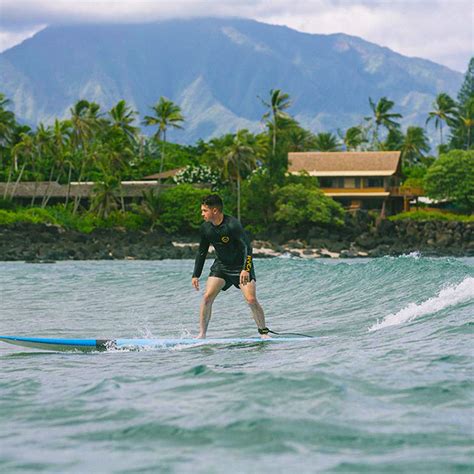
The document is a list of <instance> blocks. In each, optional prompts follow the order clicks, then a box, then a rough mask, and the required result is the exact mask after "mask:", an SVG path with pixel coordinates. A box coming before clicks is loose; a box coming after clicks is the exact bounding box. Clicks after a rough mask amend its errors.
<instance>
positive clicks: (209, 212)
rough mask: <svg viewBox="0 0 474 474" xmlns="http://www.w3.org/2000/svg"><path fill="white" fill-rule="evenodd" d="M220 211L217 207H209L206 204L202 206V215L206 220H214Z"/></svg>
mask: <svg viewBox="0 0 474 474" xmlns="http://www.w3.org/2000/svg"><path fill="white" fill-rule="evenodd" d="M218 212H219V210H218V209H217V208H215V207H208V206H206V205H205V204H203V205H202V206H201V216H202V218H203V219H204V220H205V221H206V222H209V221H212V220H213V219H214V218H215V217H216V215H217V213H218Z"/></svg>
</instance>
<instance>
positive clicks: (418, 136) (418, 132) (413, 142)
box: [401, 127, 430, 166]
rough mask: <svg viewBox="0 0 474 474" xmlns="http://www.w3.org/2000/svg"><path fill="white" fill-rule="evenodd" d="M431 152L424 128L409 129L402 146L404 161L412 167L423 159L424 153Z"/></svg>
mask: <svg viewBox="0 0 474 474" xmlns="http://www.w3.org/2000/svg"><path fill="white" fill-rule="evenodd" d="M429 151H430V145H429V143H428V138H427V137H426V134H425V130H424V129H423V128H422V127H408V129H407V133H406V135H405V139H404V141H403V144H402V146H401V152H402V153H401V156H402V160H403V161H404V162H405V163H406V164H408V165H410V166H412V165H414V164H415V163H417V162H418V161H420V159H421V158H423V156H424V153H428V152H429Z"/></svg>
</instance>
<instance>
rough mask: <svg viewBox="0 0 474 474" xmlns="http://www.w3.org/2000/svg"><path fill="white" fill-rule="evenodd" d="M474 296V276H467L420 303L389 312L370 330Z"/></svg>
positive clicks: (461, 301)
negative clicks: (396, 311) (395, 311)
mask: <svg viewBox="0 0 474 474" xmlns="http://www.w3.org/2000/svg"><path fill="white" fill-rule="evenodd" d="M473 298H474V278H473V277H466V278H465V279H464V280H463V281H462V282H461V283H459V284H458V285H451V286H447V287H446V288H443V289H442V290H441V291H440V292H439V294H438V295H437V296H435V297H433V298H429V299H428V300H426V301H423V302H422V303H420V304H416V303H410V304H409V305H408V306H406V307H405V308H403V309H401V310H400V311H398V313H395V314H393V313H392V314H389V315H388V316H386V317H385V318H384V319H383V320H382V321H381V322H378V321H377V323H376V324H374V325H373V326H371V327H370V328H369V331H377V330H379V329H383V328H386V327H389V326H397V325H399V324H403V323H407V322H410V321H413V320H414V319H416V318H418V317H420V316H425V315H427V314H434V313H437V312H439V311H441V310H443V309H445V308H448V307H450V306H454V305H457V304H459V303H464V302H467V301H469V300H471V299H473Z"/></svg>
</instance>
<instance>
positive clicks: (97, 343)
mask: <svg viewBox="0 0 474 474" xmlns="http://www.w3.org/2000/svg"><path fill="white" fill-rule="evenodd" d="M309 339H311V338H307V337H272V338H270V339H262V338H260V337H233V338H217V339H216V338H214V339H212V338H211V339H190V338H186V339H61V338H59V339H57V338H45V337H21V336H0V341H2V342H6V343H8V344H13V345H15V346H23V347H30V348H33V349H43V350H48V351H81V352H91V351H109V350H120V349H122V350H123V349H129V350H140V349H147V348H148V349H149V348H157V349H159V348H170V347H180V346H208V345H225V344H228V345H231V344H232V345H235V344H275V343H280V342H302V341H308V340H309Z"/></svg>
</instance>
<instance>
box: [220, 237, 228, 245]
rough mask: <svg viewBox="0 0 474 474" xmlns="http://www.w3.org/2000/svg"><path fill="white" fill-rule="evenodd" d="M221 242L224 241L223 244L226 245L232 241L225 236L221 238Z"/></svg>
mask: <svg viewBox="0 0 474 474" xmlns="http://www.w3.org/2000/svg"><path fill="white" fill-rule="evenodd" d="M221 240H222V242H224V244H227V243H228V242H229V240H230V239H229V237H227V235H223V236H222V237H221Z"/></svg>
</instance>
